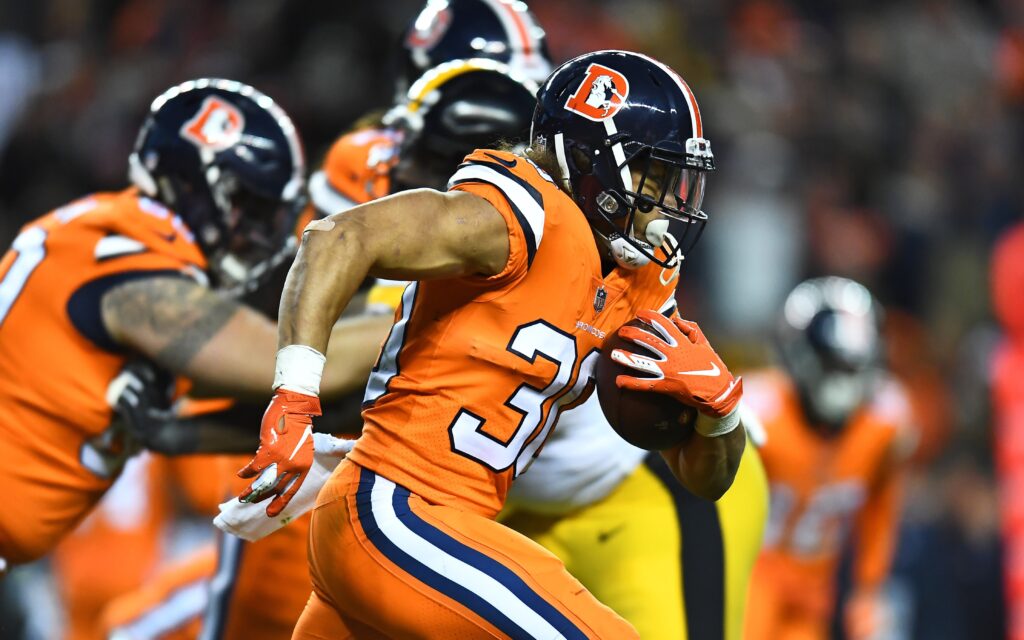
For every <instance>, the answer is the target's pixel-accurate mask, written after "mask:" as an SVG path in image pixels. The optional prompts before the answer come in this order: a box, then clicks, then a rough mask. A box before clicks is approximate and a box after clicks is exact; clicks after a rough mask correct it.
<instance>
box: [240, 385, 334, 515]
mask: <svg viewBox="0 0 1024 640" xmlns="http://www.w3.org/2000/svg"><path fill="white" fill-rule="evenodd" d="M318 415H320V398H318V397H316V396H311V395H307V394H305V393H299V392H297V391H290V390H288V389H284V388H279V389H277V391H275V392H274V397H273V398H272V399H271V401H270V406H268V407H267V410H266V412H265V413H264V414H263V422H262V424H261V425H260V447H259V449H257V450H256V455H255V456H254V457H253V459H252V460H251V461H250V462H249V464H247V465H245V467H244V468H243V469H242V470H241V471H239V472H238V477H239V478H252V477H255V476H256V475H257V474H259V478H257V479H256V480H255V481H253V483H252V484H251V485H249V488H248V489H246V490H245V491H243V492H242V493H241V495H239V496H238V499H239V500H241V501H242V502H262V501H263V500H266V499H267V498H269V497H270V496H275V498H274V499H273V500H272V501H271V502H270V504H269V505H267V515H268V516H270V517H271V518H273V517H274V516H276V515H277V514H279V513H281V510H282V509H284V508H285V506H286V505H287V504H288V502H289V501H290V500H291V499H292V496H294V495H295V492H296V491H298V490H299V487H301V486H302V482H303V481H304V480H305V479H306V473H307V472H308V471H309V468H310V467H311V466H312V464H313V416H318Z"/></svg>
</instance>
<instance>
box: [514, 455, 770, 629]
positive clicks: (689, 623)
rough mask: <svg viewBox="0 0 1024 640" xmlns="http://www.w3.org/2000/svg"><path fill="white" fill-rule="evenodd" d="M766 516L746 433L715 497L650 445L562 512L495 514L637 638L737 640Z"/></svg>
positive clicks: (759, 473) (762, 483) (760, 470)
mask: <svg viewBox="0 0 1024 640" xmlns="http://www.w3.org/2000/svg"><path fill="white" fill-rule="evenodd" d="M767 517H768V484H767V479H766V478H765V473H764V467H763V466H762V464H761V459H760V457H759V456H758V454H757V450H756V448H755V447H754V446H753V444H751V443H750V442H747V446H746V449H745V451H744V454H743V459H742V461H741V462H740V468H739V471H738V473H737V475H736V480H735V482H734V483H733V485H732V487H731V488H730V489H729V491H728V492H727V493H726V494H725V495H724V496H723V497H722V498H721V499H720V500H719V501H718V502H709V501H707V500H703V499H701V498H697V497H696V496H694V495H692V494H690V493H689V492H687V491H686V490H685V489H683V488H682V486H680V484H679V482H678V481H677V480H676V479H675V477H674V476H673V475H672V473H671V471H669V470H668V467H667V466H666V465H665V463H664V462H663V461H662V459H661V457H660V456H659V455H658V454H652V455H651V456H648V458H647V460H646V461H645V462H644V464H642V465H640V466H639V467H637V469H636V471H634V472H633V474H632V475H630V476H629V477H628V478H626V480H624V481H623V482H622V484H620V485H619V486H618V487H617V488H616V489H615V491H613V492H612V493H611V494H610V495H609V496H608V497H606V498H605V499H604V500H601V501H599V502H597V503H595V504H592V505H589V506H587V507H584V508H582V509H579V510H577V511H575V512H573V513H570V514H568V515H564V516H560V517H559V516H548V515H540V514H536V513H532V512H528V511H524V510H522V509H517V510H515V511H513V512H511V513H507V514H503V516H502V518H501V520H502V522H504V523H505V524H506V525H508V526H510V527H512V528H513V529H516V530H517V531H519V532H521V533H523V534H524V535H526V536H528V537H530V538H532V539H533V540H535V541H536V542H538V543H540V544H541V545H543V546H544V547H546V548H547V549H549V550H550V551H551V552H553V553H554V554H555V555H557V556H558V557H559V558H560V559H561V560H562V561H563V562H564V563H565V566H566V568H568V569H569V572H570V573H572V574H573V575H574V576H575V577H576V578H577V579H579V580H580V582H582V583H583V585H584V586H586V587H587V589H589V590H590V591H591V592H592V593H593V594H594V595H595V596H596V597H597V598H598V600H600V601H601V602H603V603H604V604H606V605H608V606H609V607H611V608H612V609H614V610H615V611H616V612H617V613H619V615H621V616H623V617H624V618H626V619H627V620H629V622H631V623H632V624H633V626H635V627H636V629H637V631H639V632H640V637H641V638H644V640H660V639H665V640H669V639H671V640H679V639H680V638H689V639H692V640H719V639H720V640H739V639H740V638H741V636H742V633H743V612H744V608H745V606H746V598H747V582H748V580H749V578H750V572H751V569H752V568H753V566H754V561H755V559H756V558H757V554H758V552H759V551H760V548H761V538H762V534H763V532H764V525H765V521H766V519H767Z"/></svg>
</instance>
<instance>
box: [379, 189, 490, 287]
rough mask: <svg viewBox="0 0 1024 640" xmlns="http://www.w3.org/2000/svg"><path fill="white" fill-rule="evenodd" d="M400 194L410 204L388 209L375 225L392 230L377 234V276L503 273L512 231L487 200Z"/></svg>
mask: <svg viewBox="0 0 1024 640" xmlns="http://www.w3.org/2000/svg"><path fill="white" fill-rule="evenodd" d="M400 195H401V196H403V197H405V198H407V199H408V203H407V204H405V205H404V206H403V207H401V208H389V209H388V210H387V211H386V213H385V214H384V217H383V219H379V220H375V221H373V222H372V224H373V225H374V226H375V227H377V228H381V227H382V228H384V229H387V230H388V233H386V234H380V233H378V234H375V236H376V237H377V242H376V246H377V251H376V260H375V261H374V265H373V267H372V269H371V273H372V274H373V275H375V276H378V277H383V278H390V279H401V280H423V279H428V278H433V277H455V276H468V275H483V276H491V275H495V274H497V273H500V272H501V271H502V270H503V269H504V268H505V265H506V264H507V262H508V257H509V230H508V227H507V226H506V223H505V219H504V217H502V215H501V214H500V213H498V211H497V210H496V209H495V208H494V206H493V205H492V204H491V203H490V202H488V201H487V200H486V199H484V198H481V197H480V196H477V195H475V194H471V193H465V192H449V193H441V192H438V191H432V190H427V189H423V190H418V191H415V192H406V193H404V194H400ZM378 225H380V226H378Z"/></svg>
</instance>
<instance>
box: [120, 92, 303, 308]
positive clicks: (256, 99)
mask: <svg viewBox="0 0 1024 640" xmlns="http://www.w3.org/2000/svg"><path fill="white" fill-rule="evenodd" d="M128 165H129V178H130V179H131V181H132V182H133V183H134V184H135V185H136V186H137V187H138V188H139V190H140V191H142V192H143V193H144V194H146V195H148V196H150V197H152V198H154V199H156V200H159V201H160V202H162V203H163V204H165V205H167V206H168V207H170V208H172V209H174V211H175V212H176V213H177V214H178V215H179V216H180V217H181V218H182V220H183V221H184V222H185V224H187V225H188V227H189V228H190V229H191V230H192V231H193V232H194V233H195V235H196V239H197V241H198V243H199V246H200V248H201V249H202V250H203V252H204V254H205V255H206V257H207V260H208V261H209V264H210V275H211V277H212V279H213V280H214V285H215V286H217V287H219V288H222V289H228V290H234V289H240V290H247V289H251V288H254V287H255V286H257V284H258V282H259V279H260V277H261V276H262V275H264V274H265V273H267V272H268V271H269V270H270V269H271V268H272V267H273V266H276V264H278V263H280V262H282V261H283V260H284V259H286V258H287V257H288V256H289V255H290V254H291V253H292V252H294V250H295V244H296V243H295V239H294V235H293V233H292V232H293V229H294V225H295V221H296V218H297V216H298V213H299V212H300V211H301V209H302V207H303V205H304V202H305V195H304V193H305V178H304V175H305V159H304V155H303V151H302V145H301V142H300V141H299V137H298V134H297V132H296V130H295V126H294V125H293V124H292V121H291V119H290V118H289V117H288V116H287V115H286V114H285V112H284V111H283V110H282V109H281V108H280V107H279V106H278V105H277V104H276V103H275V102H274V101H273V100H271V99H270V98H269V97H267V96H266V95H264V94H262V93H260V92H259V91H257V90H255V89H253V88H252V87H250V86H248V85H244V84H242V83H239V82H235V81H232V80H221V79H214V78H202V79H198V80H190V81H188V82H184V83H182V84H180V85H178V86H175V87H172V88H170V89H168V90H167V91H166V92H164V93H163V94H162V95H161V96H159V97H158V98H157V99H156V100H154V101H153V104H152V105H151V106H150V111H149V116H148V117H147V118H146V121H145V123H144V124H143V125H142V129H141V130H140V131H139V136H138V138H137V140H136V142H135V150H134V152H133V153H132V154H131V156H130V158H129V162H128Z"/></svg>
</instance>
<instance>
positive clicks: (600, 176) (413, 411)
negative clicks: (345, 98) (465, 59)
mask: <svg viewBox="0 0 1024 640" xmlns="http://www.w3.org/2000/svg"><path fill="white" fill-rule="evenodd" d="M574 97H575V99H574ZM538 105H539V106H538V108H537V111H536V116H535V118H534V123H533V145H534V146H533V150H534V154H533V155H534V157H536V158H537V159H539V160H540V162H542V163H543V164H544V165H545V166H547V167H548V168H550V169H551V170H552V171H553V172H554V173H555V175H556V176H559V178H558V179H559V181H560V182H561V183H562V184H563V185H564V187H565V189H566V192H569V193H572V194H574V197H575V202H574V201H573V200H570V199H569V198H568V197H567V195H566V192H563V191H561V190H560V189H559V188H558V186H556V184H555V182H554V181H553V180H552V179H551V178H549V177H548V174H547V173H546V172H545V171H544V170H542V169H540V168H539V167H538V166H537V165H535V164H534V163H533V162H532V161H530V160H527V159H525V158H523V157H520V156H516V155H514V154H512V153H508V152H502V151H477V152H475V153H474V154H472V155H471V156H469V157H468V158H467V159H466V161H465V163H464V164H463V165H462V166H461V167H460V168H459V170H458V171H456V172H455V174H454V176H453V177H452V178H451V180H450V182H449V186H450V187H451V188H452V191H450V192H449V193H448V194H442V193H439V192H436V191H429V190H417V191H410V192H406V193H402V194H398V195H395V196H392V197H390V198H386V199H382V200H380V201H375V202H372V203H369V204H366V205H362V206H360V207H356V208H354V209H352V210H351V211H348V212H346V213H344V214H343V215H340V216H330V217H328V218H327V219H325V220H323V221H318V222H315V223H312V224H311V225H310V226H309V227H308V228H307V232H306V234H305V235H304V239H303V249H302V250H301V251H300V253H299V256H298V258H297V260H296V263H295V265H293V268H292V272H291V273H290V274H289V285H288V286H287V287H286V290H285V296H284V298H283V299H282V307H281V308H282V321H284V322H287V323H288V326H289V327H292V328H293V331H284V332H283V333H282V344H284V345H286V348H284V349H282V351H281V352H280V354H279V364H280V366H279V372H280V373H279V378H278V383H279V385H278V386H279V388H278V391H277V394H276V396H275V400H274V401H273V402H272V404H271V407H270V408H269V409H268V413H267V414H266V416H267V417H266V418H265V420H264V428H263V430H262V438H261V440H262V443H261V447H260V450H259V451H258V452H257V455H256V457H255V458H254V460H253V462H252V463H251V464H250V465H249V466H248V467H247V468H246V470H245V473H246V474H247V475H251V476H253V477H255V476H256V475H257V474H260V473H261V472H262V473H263V475H261V476H260V478H261V483H262V482H263V481H264V480H265V479H267V478H268V477H269V478H270V482H269V483H268V484H269V489H267V490H266V491H265V492H264V493H263V497H270V496H279V495H281V489H280V488H278V487H276V486H274V485H273V475H271V474H267V473H266V472H265V471H264V470H265V469H267V468H268V466H269V465H271V464H277V465H278V469H277V472H278V474H279V473H280V472H282V471H284V472H286V473H295V474H299V477H301V476H302V474H304V473H305V468H306V467H305V466H304V465H303V464H302V462H301V461H300V460H296V458H297V457H298V456H295V455H289V454H288V453H287V452H286V451H285V450H286V449H288V448H289V442H290V441H292V440H296V435H297V434H298V433H299V430H301V429H302V428H303V426H302V425H303V424H308V415H309V414H310V413H316V406H317V404H318V403H317V401H316V396H315V394H316V384H317V380H318V378H319V367H320V364H319V363H320V361H321V357H322V356H320V354H319V353H318V352H319V351H320V350H321V349H322V348H323V347H324V344H325V342H324V340H325V339H326V338H327V335H326V334H324V333H323V331H322V330H323V327H322V326H320V325H321V323H323V322H326V323H327V324H328V325H329V324H330V321H331V318H332V317H333V316H335V315H336V314H337V313H338V312H340V310H341V309H343V308H344V307H345V305H346V304H347V302H348V300H349V299H350V298H351V296H352V295H353V293H354V292H355V289H356V287H357V286H358V283H359V282H360V281H361V280H362V278H363V277H364V275H365V274H366V273H367V272H369V273H373V274H377V275H385V274H386V275H388V276H392V277H394V276H401V277H404V278H408V279H413V280H419V282H416V283H413V284H412V285H410V286H409V287H407V288H406V290H405V293H404V294H403V299H402V305H401V307H400V309H399V312H398V316H399V320H398V322H397V323H396V326H395V328H394V329H393V331H392V333H391V336H390V338H389V339H388V341H387V342H386V343H385V347H384V350H383V352H382V355H381V358H380V360H379V362H378V365H377V367H376V369H375V373H374V375H373V376H371V379H370V383H369V385H368V387H367V393H366V398H365V404H366V407H367V408H365V409H364V412H363V417H364V421H365V422H366V425H365V426H364V431H363V435H362V436H361V438H360V439H359V441H358V442H357V444H356V448H355V450H354V451H353V452H352V454H350V455H349V457H348V458H347V459H346V461H344V462H342V464H341V465H340V466H339V467H338V469H337V470H336V471H335V474H334V476H333V477H332V479H331V481H330V482H328V484H327V485H326V487H325V488H324V490H323V491H322V492H321V493H320V503H319V506H318V507H317V509H316V510H314V514H313V522H312V530H311V545H312V546H311V549H310V565H311V570H312V575H313V581H314V593H313V596H312V597H311V599H310V603H309V604H308V605H307V607H306V610H305V611H304V613H303V616H302V618H301V619H300V621H299V625H298V627H297V628H296V637H325V636H339V637H345V635H346V634H348V633H354V634H355V635H357V636H363V635H366V636H370V635H373V634H381V633H383V634H386V635H404V634H408V633H418V632H421V631H422V630H427V629H429V630H430V632H431V633H432V634H434V635H437V636H442V635H453V634H474V633H476V634H479V633H505V634H511V635H522V634H527V635H530V636H531V637H533V636H536V637H547V636H548V635H551V634H552V633H555V630H556V629H557V630H558V632H559V633H562V634H565V635H567V636H570V637H580V636H582V635H584V634H590V635H599V636H603V637H630V636H633V635H635V631H633V630H632V628H631V627H630V626H629V625H628V624H627V623H625V621H623V620H622V619H621V618H619V617H618V616H617V615H616V614H614V613H613V612H612V611H610V610H609V609H607V608H606V607H604V606H602V605H601V604H600V603H599V602H597V600H596V599H594V598H593V596H592V595H591V594H589V592H587V591H586V590H585V589H583V587H582V586H581V585H580V584H579V583H578V582H577V581H576V580H575V579H573V578H572V577H571V576H569V575H568V574H567V573H566V572H565V570H564V567H563V566H562V565H561V563H560V562H559V561H558V560H557V559H556V558H555V557H554V556H552V555H550V554H549V553H548V552H545V551H543V550H542V549H541V548H540V547H539V546H535V545H533V544H532V543H530V542H529V541H527V539H525V538H523V537H521V536H519V535H518V534H515V533H513V532H512V531H511V530H509V529H507V528H505V527H502V526H501V525H498V524H496V523H494V522H493V520H492V519H491V518H493V517H494V516H495V515H496V514H497V512H498V511H499V509H500V507H501V505H502V503H503V502H504V497H505V494H506V493H507V490H508V487H509V485H510V483H511V480H512V478H513V476H514V475H518V474H519V473H521V472H522V471H524V470H525V467H526V466H528V465H529V463H530V461H531V460H532V458H534V457H535V456H536V455H537V453H538V452H539V449H540V446H541V444H542V443H543V441H544V439H546V436H547V434H548V433H549V432H550V429H551V428H552V427H553V425H554V422H555V421H556V420H557V417H558V413H559V411H560V409H561V408H562V407H563V406H567V405H568V406H572V404H573V403H574V402H576V401H578V400H582V395H583V393H584V392H585V391H586V390H587V387H588V386H589V385H588V380H589V377H590V373H589V370H590V367H592V366H593V363H594V362H595V361H596V355H597V353H598V348H599V346H600V344H601V338H600V336H601V335H602V333H603V332H606V331H611V330H614V329H615V328H616V327H617V326H618V325H619V324H620V323H621V322H623V321H624V320H626V319H628V318H630V317H631V316H632V315H633V314H634V313H636V311H637V310H640V309H651V308H654V309H661V308H667V306H668V305H669V304H670V303H671V301H672V300H673V299H674V284H675V283H674V280H670V281H668V282H666V281H665V280H664V279H662V278H660V274H662V272H663V270H665V269H669V270H670V271H671V270H672V269H673V268H674V267H675V266H676V264H677V262H678V260H679V259H680V257H681V254H682V252H683V251H685V250H686V249H687V248H689V247H690V246H692V243H693V242H694V241H695V240H696V239H697V237H698V235H699V233H698V232H699V227H700V226H702V225H703V221H704V220H706V217H705V216H704V214H702V213H700V211H699V209H698V208H697V207H698V205H699V202H700V200H701V199H702V194H703V180H704V172H705V171H708V170H711V169H712V168H713V160H712V156H711V154H710V148H709V146H708V144H707V142H706V141H705V140H703V139H702V138H701V137H700V136H701V124H700V119H699V118H700V116H699V112H698V111H697V107H696V103H695V102H694V99H693V97H692V94H691V93H690V91H689V89H688V87H686V85H685V84H684V83H683V82H682V80H681V79H679V77H678V76H677V75H676V74H675V73H674V72H673V71H671V70H670V69H668V68H667V67H664V66H663V65H661V64H660V63H657V62H655V61H653V60H651V59H649V58H646V57H643V56H639V55H637V54H631V53H627V52H599V53H595V54H588V55H586V56H582V57H581V58H577V59H575V60H573V61H571V62H569V63H566V64H565V65H563V66H562V67H561V68H560V69H558V70H556V71H555V72H554V73H553V74H552V76H551V78H550V79H549V80H548V82H547V83H546V85H545V88H544V89H542V91H541V94H540V95H539V97H538ZM616 120H617V122H616ZM616 127H620V129H619V131H621V133H619V134H618V135H611V134H610V132H612V131H615V129H616ZM544 149H546V150H547V153H546V154H544V153H542V150H544ZM602 150H604V152H603V155H602ZM627 153H628V154H629V155H628V156H627V155H626V154H627ZM569 157H571V160H568V161H567V160H566V158H569ZM627 157H629V158H631V159H632V164H631V165H630V164H628V163H627V160H626V158H627ZM567 162H571V163H572V165H571V166H572V168H571V169H570V168H569V167H570V165H568V164H567ZM583 165H586V168H585V169H584V168H581V167H582V166H583ZM634 188H635V191H634ZM595 198H596V200H595ZM597 203H600V207H599V206H598V204H597ZM580 207H582V211H581V209H580ZM612 214H617V215H612ZM412 216H415V218H413V217H412ZM634 221H635V223H634ZM591 224H592V225H594V226H593V228H591V226H590V225H591ZM375 229H380V230H385V229H386V230H387V232H388V233H387V234H381V233H379V232H375V231H374V230H375ZM385 235H386V236H387V239H386V240H385V239H384V236H385ZM357 236H358V237H357ZM595 240H596V242H597V246H596V247H595V245H594V242H595ZM325 242H326V243H329V244H328V245H325V244H324V243H325ZM350 242H357V243H358V246H360V247H361V248H362V250H361V251H360V252H352V251H346V250H345V249H344V247H345V246H347V244H348V243H350ZM339 243H340V244H339ZM328 246H330V247H331V248H330V249H327V247H328ZM595 249H596V250H595ZM325 250H327V252H326V253H325ZM328 255H330V257H329V258H328V257H327V256H328ZM616 265H618V267H616ZM322 270H326V271H322ZM312 272H316V273H320V274H321V276H322V277H320V278H317V279H316V281H315V282H314V281H313V280H310V279H308V278H306V277H305V275H304V274H308V273H312ZM603 276H606V277H603ZM432 280H435V281H436V282H432ZM567 286H568V287H570V288H568V289H567V288H566V287H567ZM552 299H557V300H558V303H556V304H553V305H552V304H548V302H549V301H550V300H552ZM538 314H539V315H538ZM538 317H541V318H543V320H539V319H538ZM650 317H651V318H652V322H653V323H654V326H656V327H658V329H657V331H658V333H659V334H660V335H661V336H662V337H663V339H662V338H658V337H656V336H654V335H653V334H649V333H647V332H643V331H639V332H638V334H639V335H635V336H631V337H632V338H634V339H637V340H651V341H652V342H653V343H656V344H658V345H659V347H660V348H661V349H663V350H665V351H667V352H668V353H667V354H666V355H667V362H669V363H670V364H666V365H664V368H663V369H659V372H660V373H661V374H662V375H663V376H665V377H664V378H662V379H661V381H660V382H653V383H652V382H642V381H639V380H636V379H635V378H631V377H629V376H624V377H622V378H620V380H619V382H620V383H623V384H634V383H635V384H637V385H639V386H642V387H644V388H647V389H652V387H653V389H652V390H656V389H661V390H662V391H663V392H669V389H672V390H673V392H674V393H676V394H677V396H676V397H678V398H681V399H685V400H686V401H687V402H690V403H694V404H698V405H699V406H700V407H701V410H702V413H703V414H704V416H705V417H703V418H701V420H699V421H698V427H697V430H698V431H697V433H696V434H694V435H693V436H692V437H691V438H689V439H687V440H686V441H685V443H684V444H682V445H680V446H678V447H676V448H674V449H672V450H670V451H667V452H665V454H664V455H665V457H666V459H667V460H668V461H669V463H670V466H671V468H672V470H673V472H675V474H676V475H677V477H678V478H679V479H680V480H681V481H682V482H684V483H686V484H687V485H688V486H690V488H691V489H692V490H694V491H696V492H698V493H699V494H701V495H704V496H706V497H718V496H720V495H721V494H722V493H723V492H724V491H725V489H726V488H728V486H729V484H731V481H732V478H733V476H734V474H735V471H736V467H738V465H739V457H740V454H741V452H742V450H743V444H744V437H743V433H742V432H737V431H736V430H735V428H736V427H737V426H738V424H739V419H738V415H737V414H736V412H735V409H736V405H737V403H738V400H739V395H740V385H739V383H738V381H736V380H734V379H733V378H732V376H731V375H730V374H728V373H727V370H726V368H725V366H724V364H722V363H721V361H720V360H719V359H718V357H717V356H715V355H714V353H713V351H712V350H711V348H710V346H709V345H708V344H707V342H706V341H704V340H702V339H700V336H699V332H697V330H696V329H695V326H694V325H692V324H687V323H685V322H683V321H682V320H679V319H678V317H674V318H673V319H668V318H665V317H664V316H660V318H661V319H660V320H658V319H654V318H657V317H659V316H658V314H657V313H656V312H651V313H650ZM517 323H520V324H519V325H518V327H517V326H515V325H516V324H517ZM652 331H654V329H652ZM687 332H688V333H687ZM627 333H629V332H628V331H627ZM691 340H692V341H691ZM293 342H300V343H308V344H311V345H312V346H311V347H310V346H300V345H297V344H292V343H293ZM288 345H290V346H288ZM539 355H541V356H543V357H542V358H538V357H537V356H539ZM467 356H468V359H466V358H467ZM688 356H689V357H694V358H698V359H700V360H703V359H705V358H707V359H709V360H710V361H711V362H715V363H718V365H717V366H716V367H715V368H716V371H717V372H718V373H719V375H717V376H713V377H710V379H706V378H703V377H702V378H701V379H700V380H695V379H694V378H695V377H694V376H691V377H689V378H686V377H685V376H680V375H678V374H677V373H676V367H677V366H682V362H680V361H678V360H676V358H679V357H682V358H684V359H685V358H686V357H688ZM470 369H472V370H473V371H474V373H473V374H472V375H467V374H468V373H469V370H470ZM630 380H632V381H634V382H633V383H631V382H630ZM517 383H518V387H517V386H516V385H517ZM524 383H525V384H524ZM505 393H510V394H511V395H510V396H509V397H508V398H505V399H503V396H504V394H505ZM417 398H418V399H417ZM549 400H550V402H549ZM503 404H504V408H502V405H503ZM549 409H550V410H549ZM707 416H710V417H707ZM279 421H280V422H279ZM485 421H486V423H487V428H486V431H485V430H484V424H485ZM281 423H284V424H288V425H289V426H288V427H287V428H286V429H285V430H284V432H283V433H282V432H280V430H279V429H278V425H279V424H281ZM410 430H412V431H410ZM289 434H292V435H289ZM282 436H284V438H283V442H282ZM275 440H276V441H277V442H278V443H277V444H275ZM274 475H276V474H274ZM405 486H412V487H415V489H416V493H415V494H414V493H411V492H410V491H409V490H407V489H405V488H404V487H405ZM356 540H359V541H360V542H358V543H356ZM471 585H473V586H471ZM416 630H419V631H416ZM538 634H539V635H538Z"/></svg>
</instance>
